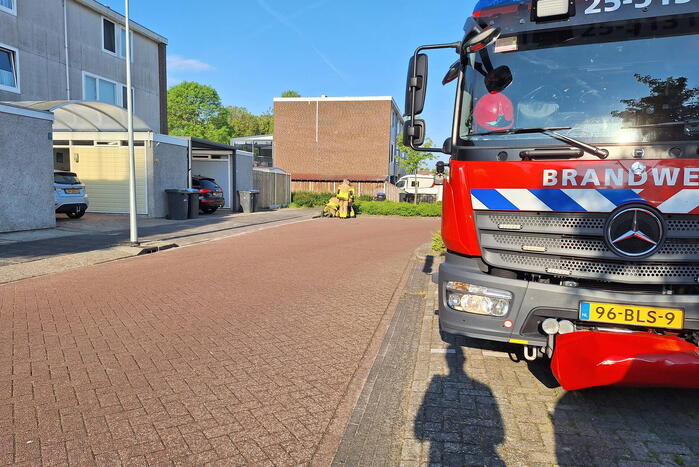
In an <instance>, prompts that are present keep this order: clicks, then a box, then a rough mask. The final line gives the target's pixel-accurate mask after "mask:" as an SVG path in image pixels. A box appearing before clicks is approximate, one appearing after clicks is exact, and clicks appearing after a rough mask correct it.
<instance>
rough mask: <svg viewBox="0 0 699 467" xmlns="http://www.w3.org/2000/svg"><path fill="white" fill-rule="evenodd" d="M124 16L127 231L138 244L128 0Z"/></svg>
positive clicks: (132, 241)
mask: <svg viewBox="0 0 699 467" xmlns="http://www.w3.org/2000/svg"><path fill="white" fill-rule="evenodd" d="M124 10H125V12H124V13H125V17H126V112H127V114H128V118H127V120H128V133H129V232H130V241H131V245H133V246H136V245H138V212H137V205H136V155H135V152H134V136H133V88H132V85H131V23H130V21H129V0H124Z"/></svg>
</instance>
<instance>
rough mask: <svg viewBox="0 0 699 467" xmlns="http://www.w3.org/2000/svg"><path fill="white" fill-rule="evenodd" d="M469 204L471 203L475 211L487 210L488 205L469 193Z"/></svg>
mask: <svg viewBox="0 0 699 467" xmlns="http://www.w3.org/2000/svg"><path fill="white" fill-rule="evenodd" d="M471 204H472V205H473V209H475V210H476V211H485V210H488V206H486V205H485V204H483V203H481V201H480V200H479V199H478V198H476V197H475V196H474V195H471Z"/></svg>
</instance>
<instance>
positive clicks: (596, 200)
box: [562, 189, 616, 212]
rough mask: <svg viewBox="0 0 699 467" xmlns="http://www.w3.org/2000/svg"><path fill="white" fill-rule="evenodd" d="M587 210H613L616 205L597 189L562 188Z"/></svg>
mask: <svg viewBox="0 0 699 467" xmlns="http://www.w3.org/2000/svg"><path fill="white" fill-rule="evenodd" d="M562 191H563V193H565V194H566V195H568V196H570V197H571V198H572V199H573V201H575V202H576V203H578V204H579V205H580V206H581V207H582V208H583V209H584V210H585V211H587V212H612V211H613V210H615V209H616V205H615V204H614V203H612V202H611V201H609V200H608V199H607V198H605V197H604V195H602V193H600V192H599V191H597V190H585V189H583V190H562Z"/></svg>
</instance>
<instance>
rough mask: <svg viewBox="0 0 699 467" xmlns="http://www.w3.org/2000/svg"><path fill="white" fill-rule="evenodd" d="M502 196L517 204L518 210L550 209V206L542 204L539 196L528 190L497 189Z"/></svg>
mask: <svg viewBox="0 0 699 467" xmlns="http://www.w3.org/2000/svg"><path fill="white" fill-rule="evenodd" d="M498 193H500V194H501V195H502V196H504V197H505V198H507V200H508V201H509V202H510V203H512V204H514V205H515V206H517V209H519V210H520V211H550V210H551V208H550V207H548V206H547V205H546V204H544V202H543V201H541V200H540V199H539V198H537V197H536V196H534V194H533V193H532V192H531V191H529V190H522V189H507V190H506V189H500V190H498Z"/></svg>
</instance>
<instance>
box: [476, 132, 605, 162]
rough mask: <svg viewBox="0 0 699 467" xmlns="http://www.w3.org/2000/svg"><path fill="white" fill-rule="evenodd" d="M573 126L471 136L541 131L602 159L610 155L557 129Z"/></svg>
mask: <svg viewBox="0 0 699 467" xmlns="http://www.w3.org/2000/svg"><path fill="white" fill-rule="evenodd" d="M571 129H572V128H571V127H569V126H556V127H548V128H513V129H511V130H497V131H488V132H485V133H475V134H472V135H470V136H494V135H526V134H533V133H541V134H542V135H548V136H550V137H552V138H555V139H557V140H559V141H563V142H564V143H568V144H570V145H571V146H573V147H576V148H578V149H581V150H583V151H585V152H586V153H588V154H592V155H593V156H596V157H599V158H600V159H606V158H607V157H609V151H607V150H606V149H601V148H598V147H596V146H592V145H591V144H587V143H585V142H582V141H579V140H577V139H574V138H571V137H570V136H566V135H562V134H560V133H557V131H561V130H571Z"/></svg>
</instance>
